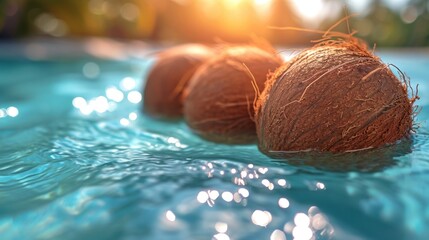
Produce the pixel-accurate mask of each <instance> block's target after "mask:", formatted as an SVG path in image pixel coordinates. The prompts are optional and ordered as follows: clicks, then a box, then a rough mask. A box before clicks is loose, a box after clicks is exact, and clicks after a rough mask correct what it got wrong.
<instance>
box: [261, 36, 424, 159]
mask: <svg viewBox="0 0 429 240" xmlns="http://www.w3.org/2000/svg"><path fill="white" fill-rule="evenodd" d="M413 95H414V94H413ZM415 99H416V97H415V96H413V97H412V98H411V99H410V98H409V97H408V84H407V82H406V81H405V80H403V81H400V80H399V79H398V78H397V77H395V75H394V74H393V73H392V71H391V70H390V68H389V66H388V65H386V64H384V63H382V62H381V61H380V59H379V58H378V57H376V56H374V55H373V53H372V52H370V51H368V50H367V47H366V45H365V44H363V43H362V42H360V40H358V39H355V38H350V39H346V40H336V41H333V40H330V41H325V42H322V43H320V44H318V45H316V46H314V47H313V48H310V49H307V50H304V51H303V52H301V53H300V54H298V55H297V56H295V57H294V58H293V59H292V60H291V61H290V62H288V63H287V64H286V65H284V66H282V67H281V68H280V69H279V70H278V71H277V72H276V73H275V74H274V75H273V77H272V78H271V79H270V80H269V81H268V82H267V87H266V89H265V90H264V92H263V93H262V94H261V98H260V99H259V101H258V103H257V112H256V129H257V134H258V140H259V148H260V150H261V151H262V152H264V153H266V154H268V155H270V154H273V153H276V152H286V151H287V152H295V151H308V150H315V151H320V152H349V151H358V150H363V149H369V148H376V147H380V146H383V145H386V144H392V143H395V142H397V141H398V140H400V139H402V138H404V137H408V136H409V135H410V132H411V130H412V122H413V103H414V100H415Z"/></svg>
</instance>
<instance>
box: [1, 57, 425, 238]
mask: <svg viewBox="0 0 429 240" xmlns="http://www.w3.org/2000/svg"><path fill="white" fill-rule="evenodd" d="M380 54H381V56H382V58H383V60H384V61H385V62H388V63H394V64H395V65H396V66H398V67H400V68H401V69H402V70H403V71H404V72H405V73H406V74H407V75H408V76H410V78H411V83H412V84H413V85H416V84H419V95H420V96H421V100H420V101H418V104H419V105H420V106H422V110H421V112H420V114H419V115H418V117H417V119H416V123H418V124H419V125H420V127H419V128H418V130H417V133H416V134H414V135H413V137H412V139H411V140H410V141H402V142H401V143H398V144H397V145H395V146H391V147H386V148H383V149H379V150H374V151H367V152H361V153H354V154H345V155H322V154H319V155H312V156H305V157H302V158H300V157H295V156H291V158H290V159H286V160H281V159H270V158H268V157H266V156H265V155H263V154H261V153H260V152H259V151H258V149H257V147H256V145H254V144H253V145H244V146H230V145H221V144H215V143H210V142H206V141H204V140H201V139H200V138H198V137H197V136H195V135H194V134H192V132H191V131H190V129H189V128H188V127H187V126H186V124H185V123H184V122H183V121H179V122H161V121H156V120H153V119H151V118H149V117H147V116H145V115H144V114H142V113H141V112H140V108H141V105H142V103H141V95H140V90H141V88H142V85H144V84H143V81H144V80H143V79H144V76H145V74H147V71H148V69H149V67H150V65H151V64H152V62H153V59H151V58H134V57H130V58H127V59H125V60H106V59H101V58H90V57H79V58H76V57H74V58H48V59H44V60H29V59H26V58H25V57H14V58H2V59H1V60H0V109H1V110H0V236H1V237H0V238H1V239H63V240H65V239H127V240H128V239H219V240H227V239H272V240H274V239H275V240H282V239H427V237H428V236H429V228H428V227H427V226H429V188H428V187H429V124H428V122H427V120H428V119H429V109H428V108H427V106H428V105H429V84H428V82H427V80H428V78H429V74H428V72H427V67H428V66H429V54H425V52H424V51H422V52H414V51H413V52H407V51H400V52H387V51H384V52H383V51H381V52H380ZM297 159H298V160H297ZM299 159H301V160H302V159H306V160H303V161H300V160H299Z"/></svg>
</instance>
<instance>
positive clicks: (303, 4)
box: [292, 0, 326, 21]
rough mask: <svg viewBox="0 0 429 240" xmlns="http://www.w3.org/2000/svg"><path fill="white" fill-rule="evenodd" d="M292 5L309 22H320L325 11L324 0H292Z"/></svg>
mask: <svg viewBox="0 0 429 240" xmlns="http://www.w3.org/2000/svg"><path fill="white" fill-rule="evenodd" d="M292 3H293V6H294V8H295V9H296V11H297V13H298V14H299V15H300V16H301V17H303V18H304V19H305V20H309V21H311V20H312V21H315V20H320V17H321V16H322V14H323V12H324V10H325V8H324V1H323V0H292ZM325 11H326V10H325Z"/></svg>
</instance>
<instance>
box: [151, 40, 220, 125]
mask: <svg viewBox="0 0 429 240" xmlns="http://www.w3.org/2000/svg"><path fill="white" fill-rule="evenodd" d="M213 55H214V51H213V50H212V49H211V48H209V47H206V46H204V45H200V44H187V45H182V46H178V47H173V48H170V49H167V50H165V51H164V52H162V53H161V54H159V55H158V59H157V61H156V63H155V65H154V66H153V67H152V69H151V70H150V72H149V75H148V77H147V81H146V85H145V88H144V94H143V95H144V101H143V110H144V112H146V113H147V114H149V115H152V116H155V117H162V118H178V117H181V116H182V115H183V101H182V100H183V97H182V94H183V89H184V88H185V87H186V85H187V83H188V81H189V80H190V79H191V77H192V75H193V74H194V73H195V71H196V69H197V68H198V67H199V66H200V65H201V64H202V63H203V62H205V61H206V60H207V59H209V58H210V57H212V56H213Z"/></svg>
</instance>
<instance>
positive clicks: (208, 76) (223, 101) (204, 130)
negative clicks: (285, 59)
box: [184, 46, 282, 143]
mask: <svg viewBox="0 0 429 240" xmlns="http://www.w3.org/2000/svg"><path fill="white" fill-rule="evenodd" d="M281 62H282V61H281V59H280V58H279V57H278V56H277V55H276V54H275V53H274V51H272V52H271V51H266V50H263V49H261V48H258V47H254V46H234V47H228V48H226V49H224V50H223V51H222V52H221V53H220V54H219V56H217V57H215V58H213V59H211V60H210V61H208V62H206V63H205V64H203V65H202V66H201V67H200V68H199V69H198V71H197V72H196V73H195V75H194V77H193V78H192V79H191V81H190V83H189V85H188V88H187V90H186V94H185V100H184V115H185V119H186V121H187V123H188V125H189V126H190V127H191V128H192V129H193V130H194V131H195V132H197V133H198V134H200V135H201V136H202V137H203V138H206V139H208V140H212V141H216V142H225V143H245V142H249V141H252V140H255V139H256V132H255V123H254V121H253V118H254V104H253V103H254V100H255V99H256V96H257V93H258V91H259V90H258V89H262V88H263V86H264V83H265V81H266V79H267V75H268V74H269V73H270V72H273V71H275V70H276V68H277V67H279V66H280V65H281Z"/></svg>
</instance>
